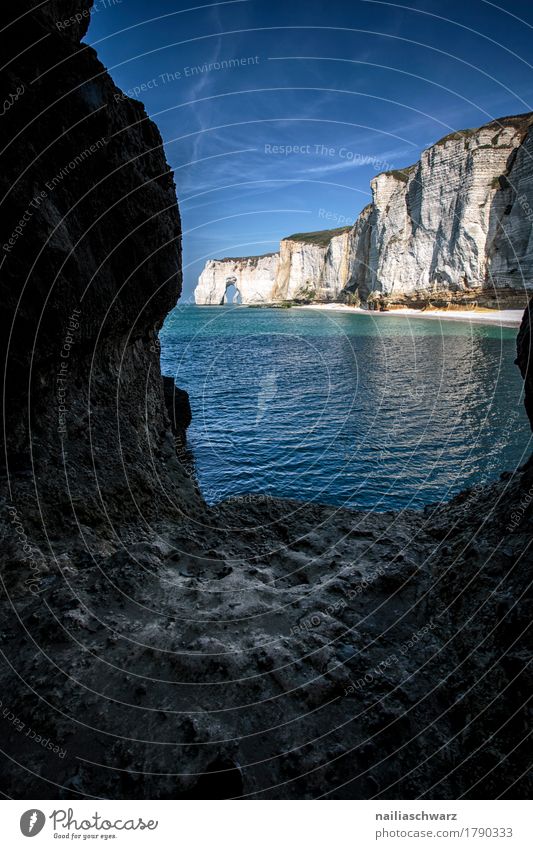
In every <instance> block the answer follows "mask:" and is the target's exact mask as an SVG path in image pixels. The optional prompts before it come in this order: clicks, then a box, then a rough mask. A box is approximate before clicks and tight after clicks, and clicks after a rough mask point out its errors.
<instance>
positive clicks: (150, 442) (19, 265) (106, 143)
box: [0, 0, 197, 522]
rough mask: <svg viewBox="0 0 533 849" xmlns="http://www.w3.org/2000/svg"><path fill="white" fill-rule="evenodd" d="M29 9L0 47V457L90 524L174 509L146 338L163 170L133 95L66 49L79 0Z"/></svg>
mask: <svg viewBox="0 0 533 849" xmlns="http://www.w3.org/2000/svg"><path fill="white" fill-rule="evenodd" d="M38 5H39V4H37V3H34V4H31V3H27V2H26V3H23V4H18V5H17V9H16V14H17V15H19V16H20V15H22V16H21V17H20V18H19V20H18V21H16V22H15V23H14V24H12V25H11V26H9V27H8V28H7V30H6V31H5V32H4V38H3V44H2V48H3V55H4V56H7V57H8V58H11V61H10V62H9V63H8V65H7V68H6V71H5V72H4V73H3V74H2V79H1V99H2V101H4V106H5V104H6V103H8V104H9V106H8V108H7V109H6V111H5V114H4V115H3V116H2V119H1V132H2V148H5V149H4V152H3V153H2V155H1V164H2V168H1V173H0V181H1V184H2V186H1V187H2V198H3V200H2V204H1V209H2V215H1V219H0V251H1V257H0V259H1V261H2V266H1V271H0V274H1V297H2V302H3V305H4V308H3V311H2V316H1V319H0V320H1V327H0V335H1V337H2V344H3V346H4V347H3V356H4V358H5V360H6V397H5V432H6V442H7V458H6V459H7V468H8V471H9V473H10V475H13V474H15V475H18V474H20V473H22V474H28V473H31V474H32V475H33V476H34V477H35V479H36V482H37V488H38V489H41V490H42V492H43V495H46V497H45V501H46V502H47V503H48V504H49V506H51V502H53V503H54V504H55V505H56V506H60V508H61V510H62V511H64V510H65V507H66V506H67V507H68V505H72V503H73V502H75V501H76V500H78V501H79V502H80V504H81V505H82V506H81V509H82V512H83V513H84V514H85V513H86V514H87V515H86V516H85V519H86V520H90V521H91V522H94V521H96V519H97V516H99V517H105V515H106V514H107V513H109V514H110V515H111V516H115V517H117V518H120V517H121V516H122V515H123V516H128V517H131V515H132V514H131V511H132V510H133V511H135V510H137V509H138V508H139V505H142V509H143V512H144V511H145V510H149V509H151V508H152V507H154V508H157V509H161V508H162V506H163V505H165V507H168V509H169V510H171V511H172V510H174V509H175V508H176V507H177V508H178V510H180V509H183V508H184V507H186V505H187V504H190V503H191V502H192V501H195V500H196V498H197V496H196V495H195V492H194V487H193V486H192V484H191V482H190V481H189V479H188V478H187V475H186V474H185V473H184V472H183V470H182V469H181V468H180V466H179V463H178V462H177V460H176V459H175V456H174V452H173V450H172V437H171V435H170V426H169V420H168V413H167V409H166V406H165V403H164V398H163V388H162V380H161V375H160V368H159V348H158V344H157V338H156V336H157V331H158V330H159V328H160V326H161V324H162V322H163V320H164V317H165V316H166V314H167V313H168V311H169V310H170V309H171V308H172V307H173V306H174V304H175V303H176V300H177V299H178V297H179V294H180V291H181V226H180V216H179V211H178V205H177V199H176V193H175V185H174V180H173V175H172V172H171V170H170V168H169V165H168V163H167V162H166V159H165V155H164V152H163V148H162V140H161V136H160V134H159V130H158V129H157V127H156V125H155V124H154V123H153V122H152V121H150V120H149V119H148V117H147V115H146V112H145V110H144V107H143V105H142V104H141V103H139V102H137V101H135V100H131V99H129V98H127V97H125V96H124V95H123V94H122V92H121V91H120V89H118V88H117V87H116V86H115V84H114V83H113V80H112V79H111V77H110V76H109V75H108V74H107V72H106V70H105V68H104V67H103V65H102V64H101V63H100V62H99V60H98V58H97V56H96V53H95V51H94V50H93V49H92V48H90V47H88V46H86V45H83V44H81V45H80V42H79V40H80V38H81V37H83V35H84V34H85V31H86V29H87V26H88V23H89V17H88V11H89V8H90V6H91V5H92V4H91V3H90V2H88V0H75V2H68V3H67V2H52V3H48V4H45V6H43V8H37V9H35V10H33V8H32V7H33V6H36V7H37V6H38ZM24 9H26V13H25V14H23V10H24ZM9 14H12V15H13V14H14V10H4V11H3V13H2V17H3V18H4V24H5V23H6V22H7V16H8V15H9ZM76 15H77V16H78V21H74V22H73V23H72V25H70V24H69V25H66V23H65V22H66V21H67V19H69V18H71V17H72V16H74V17H76ZM31 45H33V46H31ZM17 54H19V55H17ZM65 455H66V456H67V460H66V461H65V459H64V458H65ZM161 459H165V460H166V463H164V464H161V462H160V461H161ZM64 462H66V463H67V466H68V464H69V463H70V464H71V465H72V466H73V467H74V469H75V471H76V475H75V479H74V480H72V481H71V485H72V487H73V488H74V491H73V492H66V487H65V471H64V469H63V464H64ZM68 488H69V489H70V486H69V487H68ZM50 496H52V497H50Z"/></svg>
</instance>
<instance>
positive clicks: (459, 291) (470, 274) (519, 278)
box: [350, 115, 533, 306]
mask: <svg viewBox="0 0 533 849" xmlns="http://www.w3.org/2000/svg"><path fill="white" fill-rule="evenodd" d="M531 121H532V116H531V115H528V116H518V117H516V118H503V119H501V120H500V121H495V122H493V123H491V124H487V125H486V126H484V127H481V128H480V129H478V130H475V131H464V132H459V133H453V134H452V135H451V136H448V137H446V138H444V139H442V140H441V141H439V142H437V144H435V145H433V146H432V147H430V148H429V149H428V150H426V151H424V153H423V154H422V157H421V159H420V161H419V162H418V163H417V164H416V165H414V166H412V167H410V168H406V169H404V170H403V171H392V172H388V173H385V174H380V175H378V176H377V177H376V178H375V179H374V180H373V181H372V198H373V202H372V206H371V209H370V213H369V214H368V213H367V214H366V215H365V226H366V228H368V229H369V233H368V234H367V238H366V245H365V246H364V247H363V249H362V251H361V253H360V254H359V256H358V260H359V262H360V263H361V264H362V266H363V267H365V268H366V274H363V275H362V279H361V280H359V281H354V282H353V283H352V285H351V287H350V288H351V289H352V290H353V291H359V292H360V293H361V296H362V299H363V300H364V299H365V297H367V296H368V293H372V292H373V293H376V294H380V295H383V297H384V299H385V300H386V301H387V302H389V303H403V302H405V303H416V302H420V303H427V302H433V303H435V304H437V303H443V304H446V303H447V302H455V303H469V302H478V303H483V304H486V305H491V306H497V304H498V303H499V302H502V301H503V302H505V303H509V302H511V301H513V302H516V303H517V304H519V305H521V306H523V305H525V302H526V300H527V294H526V293H527V291H531V289H532V287H533V281H532V280H531V275H530V273H529V272H530V269H531V258H530V257H528V256H527V245H528V242H529V239H530V238H531V233H532V221H531V218H530V220H529V221H528V220H527V216H525V215H524V210H523V208H521V203H522V204H523V202H524V201H523V199H524V196H525V197H529V200H530V201H531V202H532V203H533V186H529V185H528V184H527V171H528V157H529V156H530V153H529V148H530V145H531V139H530V133H529V126H530V124H531ZM529 173H531V168H529ZM529 192H531V194H529ZM519 197H522V200H521V201H520V200H519ZM356 226H357V225H356Z"/></svg>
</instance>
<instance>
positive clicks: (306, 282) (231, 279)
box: [194, 228, 352, 304]
mask: <svg viewBox="0 0 533 849" xmlns="http://www.w3.org/2000/svg"><path fill="white" fill-rule="evenodd" d="M349 244H350V233H349V228H341V229H340V230H338V231H336V230H327V231H323V232H318V233H299V234H297V235H295V236H289V237H288V238H287V239H282V241H281V242H280V252H279V253H274V254H267V255H266V256H262V257H261V256H259V257H242V258H241V259H219V260H209V261H208V262H207V264H206V266H205V268H204V270H203V271H202V273H201V275H200V277H199V279H198V285H197V287H196V289H195V291H194V299H195V302H196V303H197V304H221V303H224V298H225V292H226V287H227V286H228V285H229V284H230V283H233V284H234V285H235V286H236V287H237V289H238V290H239V292H240V294H241V297H242V303H243V304H260V303H275V302H279V301H284V300H306V301H308V300H316V301H323V300H335V299H336V298H337V297H338V296H339V295H340V293H341V291H342V289H343V288H344V286H346V285H347V284H348V283H349V281H350V268H351V265H352V262H351V256H352V255H351V253H350V251H349Z"/></svg>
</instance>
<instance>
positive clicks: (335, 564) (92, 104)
mask: <svg viewBox="0 0 533 849" xmlns="http://www.w3.org/2000/svg"><path fill="white" fill-rule="evenodd" d="M46 8H48V9H49V12H48V14H45V13H44V11H43V9H42V8H41V6H40V4H38V5H37V4H36V8H35V11H33V12H31V13H30V14H28V15H26V16H25V19H24V27H23V28H22V29H20V28H19V27H18V26H16V25H15V26H14V27H13V28H12V29H11V30H9V31H10V32H11V33H12V34H11V40H10V42H9V44H10V49H11V54H8V55H12V56H17V57H18V58H16V59H14V60H13V62H12V63H11V65H10V72H9V73H10V75H11V76H10V77H9V79H8V88H11V90H12V91H14V90H15V89H13V85H17V84H20V81H21V80H22V81H23V82H24V84H26V83H27V82H29V81H31V80H34V79H35V78H36V77H37V76H38V75H39V74H40V77H39V82H38V84H37V83H32V86H33V85H36V86H37V87H36V88H35V90H34V89H33V87H32V88H31V89H30V90H29V91H28V94H27V99H20V100H19V101H17V103H16V104H15V105H13V106H12V108H11V109H10V110H9V111H8V113H6V115H5V116H3V118H2V122H3V123H2V126H3V127H4V128H5V127H6V126H7V127H8V128H9V130H10V133H11V134H12V135H11V136H10V138H12V136H13V134H14V132H15V130H16V131H17V132H19V131H20V133H21V135H20V137H19V141H18V145H19V146H18V154H17V155H16V154H15V152H14V150H9V152H8V154H7V158H6V160H5V167H4V168H3V169H2V170H1V172H0V173H1V175H2V180H3V187H4V191H8V192H9V194H8V200H7V201H6V206H5V209H6V217H7V219H8V223H7V224H6V225H4V224H3V226H5V229H4V230H3V239H2V243H5V242H6V238H7V239H8V240H9V238H10V234H11V233H12V232H15V227H16V226H18V225H17V222H18V221H20V220H21V213H22V212H23V211H24V210H25V209H26V208H27V206H28V204H29V203H30V201H31V199H32V198H34V197H35V195H36V192H38V191H39V189H40V188H41V187H42V186H43V184H44V185H46V182H47V181H49V180H50V179H52V177H53V175H55V174H57V173H58V172H59V170H60V168H61V167H62V166H63V164H64V163H65V162H68V161H70V160H71V159H72V157H73V154H74V152H75V151H77V150H79V149H80V145H83V146H86V145H87V143H88V142H89V141H90V140H91V139H94V138H96V139H98V138H99V137H100V134H103V135H104V136H105V137H106V139H107V142H106V146H105V154H104V153H103V151H102V150H101V149H100V148H98V149H97V150H96V151H95V152H94V155H92V156H91V158H90V159H84V160H82V162H81V163H79V164H78V165H77V166H76V168H75V169H74V170H73V171H70V172H69V173H68V175H67V176H66V177H65V179H64V180H62V181H61V183H60V184H58V185H57V186H56V187H55V188H54V190H53V191H51V194H50V197H48V198H47V202H46V204H45V205H43V206H42V208H41V209H40V211H36V212H35V214H33V213H32V215H31V216H30V219H29V221H28V222H26V224H25V226H22V225H21V229H22V232H23V235H21V236H20V238H17V239H16V240H15V246H14V247H13V252H12V253H11V252H6V253H7V258H6V259H4V263H3V266H2V285H3V289H2V296H3V298H4V300H5V303H6V304H7V307H8V309H7V311H6V314H5V315H3V321H4V322H5V324H4V326H3V328H2V330H3V334H2V338H3V340H4V341H6V340H7V344H8V351H7V360H6V361H5V367H6V370H7V375H8V382H7V387H6V391H7V394H6V400H7V412H8V416H9V421H8V425H9V430H8V433H7V464H8V475H6V477H5V483H6V484H7V485H8V487H9V500H8V502H7V503H2V505H1V506H2V509H1V510H0V532H1V535H2V547H1V561H0V577H1V586H2V594H1V596H0V617H1V622H2V626H1V631H0V642H1V654H0V723H1V730H2V752H1V754H0V791H1V792H2V794H3V795H4V796H7V797H14V798H21V799H26V798H28V799H39V798H43V799H50V798H59V799H68V800H73V801H74V802H75V801H76V800H79V799H91V800H95V799H98V798H102V797H105V798H113V799H114V798H117V799H119V798H129V799H131V798H165V799H191V798H199V799H205V798H227V797H246V798H257V799H264V798H282V799H284V798H314V797H318V796H321V797H322V796H326V797H329V798H348V799H351V798H365V799H366V798H380V799H390V800H393V799H402V798H424V799H431V798H438V799H441V798H444V799H454V798H457V797H458V796H462V797H465V798H494V797H497V796H508V797H511V798H530V797H531V792H532V790H533V787H532V782H531V773H530V772H529V771H528V767H529V765H530V747H529V745H528V733H529V730H530V727H531V722H530V720H531V717H530V712H529V710H528V704H529V699H530V695H531V684H532V681H531V666H530V665H529V659H530V658H529V644H528V643H527V642H526V639H525V636H524V635H525V634H526V633H527V629H528V627H529V626H530V618H531V617H530V610H531V596H530V587H531V577H532V575H531V571H532V559H531V556H530V553H529V552H530V545H531V535H532V533H533V518H532V515H531V514H532V505H533V499H532V498H531V492H533V481H532V478H531V473H530V472H528V470H527V469H525V470H519V471H518V472H517V473H516V474H514V475H512V476H511V475H507V476H505V479H504V480H502V481H500V482H499V483H496V484H493V485H492V486H488V487H479V488H478V489H476V490H475V491H470V492H465V493H463V494H462V495H460V496H458V497H457V498H456V499H455V500H454V501H453V502H452V503H451V504H449V505H446V506H441V505H438V506H436V507H432V508H428V509H427V510H426V511H425V512H423V513H415V512H412V511H402V513H400V514H398V513H380V514H371V513H370V514H364V513H361V512H348V511H345V510H338V509H334V508H331V507H324V506H320V505H316V504H305V503H300V502H288V501H283V500H279V499H273V498H269V497H266V496H264V497H261V496H253V497H252V496H246V497H243V498H240V499H233V500H232V501H230V502H227V503H223V504H220V505H218V506H216V507H213V508H208V507H207V506H205V505H204V504H203V502H202V500H201V498H200V496H199V494H198V493H197V491H196V488H195V486H194V484H193V480H192V478H193V469H190V468H189V466H188V463H187V458H186V455H185V453H184V452H183V451H178V455H179V456H177V454H176V450H175V445H174V441H173V436H172V433H171V430H170V421H169V417H168V413H167V409H166V406H165V399H164V393H163V384H162V380H161V376H160V372H159V361H158V346H157V342H156V336H155V334H156V331H157V328H158V327H159V325H160V323H161V321H162V319H163V315H164V312H165V310H167V309H169V307H170V306H171V305H172V304H173V303H174V300H175V298H176V297H177V295H178V292H179V286H180V268H179V219H178V213H177V208H176V199H175V194H174V189H173V184H172V176H171V174H170V173H169V171H168V167H167V165H166V163H165V161H164V157H163V154H162V149H161V142H160V138H159V135H158V133H157V130H156V129H155V127H154V126H153V124H151V123H150V122H149V121H148V120H147V118H146V116H145V113H144V111H143V109H142V107H141V105H140V104H137V103H135V102H132V101H130V100H128V99H123V98H122V96H121V95H120V93H119V92H118V91H117V89H116V88H115V87H114V86H113V83H112V81H111V80H110V78H109V77H108V76H107V74H106V73H105V71H104V69H103V68H102V66H101V65H100V64H99V63H98V61H97V59H96V56H95V54H94V52H93V51H92V50H90V49H88V48H83V47H81V48H80V47H79V44H78V38H79V37H80V36H81V35H82V34H83V28H82V27H80V28H78V29H76V28H72V30H71V31H70V33H69V34H68V35H65V34H58V33H57V32H56V31H55V29H54V20H55V16H56V15H57V14H60V13H61V14H68V13H70V14H73V13H74V12H75V11H76V10H83V9H86V8H87V4H86V3H85V4H84V3H82V2H80V0H75V2H69V3H68V4H66V3H61V4H60V3H54V4H49V5H48V6H47V7H46ZM13 11H14V10H13ZM14 13H15V12H14ZM20 13H21V6H20V4H19V5H18V6H17V9H16V14H17V15H18V14H20ZM47 32H49V33H50V36H49V37H48V38H47V39H44V41H38V39H39V38H42V36H43V35H46V33H47ZM25 39H26V40H25ZM34 43H36V44H37V47H35V48H34V49H32V50H27V51H25V52H23V48H24V47H25V46H26V47H28V45H30V44H34ZM58 62H61V65H60V67H61V73H59V71H53V70H49V69H50V68H51V66H55V65H56V63H58ZM117 94H118V95H119V97H118V99H115V95H117ZM25 97H26V95H25ZM58 97H59V98H60V99H59V101H58V103H57V104H55V105H52V104H53V103H55V101H56V99H57V98H58ZM99 107H102V108H101V109H100V108H99ZM95 109H97V110H98V111H96V112H95ZM37 116H39V117H37ZM6 118H7V119H8V120H9V124H6V123H4V122H5V121H6ZM93 121H94V122H95V123H94V124H93ZM32 122H33V123H32ZM77 124H78V125H79V127H81V126H83V128H84V129H83V131H82V130H81V129H79V128H76V125H77ZM26 125H28V128H27V127H26ZM63 133H66V134H68V137H69V139H70V141H69V143H68V144H67V143H66V141H64V139H63ZM25 169H26V170H25ZM7 174H9V175H10V177H9V179H8V177H7ZM100 181H103V183H102V186H101V188H99V186H100ZM111 210H112V211H111ZM365 214H367V215H368V214H371V213H368V212H367V213H365ZM6 233H7V236H6ZM366 238H367V234H366V231H365V225H364V223H363V224H362V225H361V226H360V227H359V230H358V231H357V239H358V240H359V241H360V244H365V243H366V242H365V239H366ZM295 241H298V240H295ZM326 252H327V251H326ZM337 256H338V255H337ZM332 263H333V259H332ZM332 267H333V265H332ZM355 273H356V274H360V273H362V272H361V269H360V268H356V269H355ZM19 299H20V303H19ZM78 310H79V311H80V312H77V311H78ZM528 321H529V316H528V318H526V319H525V322H524V325H523V328H522V331H521V335H520V339H519V350H518V359H519V363H520V367H521V368H522V371H523V374H524V376H525V379H526V388H527V391H528V397H530V395H529V393H530V390H531V365H530V361H529V351H530V341H529V336H528V331H527V327H528ZM8 331H9V333H7V332H8ZM6 333H7V335H6ZM67 336H68V337H69V340H68V341H67V338H66V337H67ZM65 345H66V346H68V347H65ZM62 351H68V352H70V353H69V356H68V357H67V358H66V359H67V360H69V365H68V369H67V387H68V388H67V390H66V391H67V395H68V403H65V406H67V407H68V410H67V413H66V414H65V418H64V421H63V420H60V419H59V418H58V410H57V397H56V393H57V389H56V383H55V380H56V375H57V369H58V363H59V365H60V364H61V361H62V357H61V352H62ZM61 385H63V384H61ZM166 390H167V400H168V402H169V408H170V410H171V412H172V413H173V414H174V413H175V412H177V416H176V417H175V421H174V428H175V429H176V427H177V426H178V425H179V426H183V425H184V423H185V422H186V419H187V409H186V404H185V399H184V398H183V396H182V397H181V403H180V404H179V405H178V409H177V411H176V397H175V395H176V393H175V392H174V391H173V388H172V387H171V386H170V385H169V384H168V382H167V386H166ZM236 414H238V411H236ZM180 423H181V424H180ZM63 425H64V426H65V430H66V434H63V435H60V434H59V433H58V428H59V427H61V428H62V427H63Z"/></svg>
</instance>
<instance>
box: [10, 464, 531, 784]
mask: <svg viewBox="0 0 533 849" xmlns="http://www.w3.org/2000/svg"><path fill="white" fill-rule="evenodd" d="M531 493H533V475H532V474H531V472H527V471H526V472H522V473H520V474H516V475H515V476H514V477H511V476H507V477H506V479H504V480H501V481H499V482H497V483H495V484H493V485H492V486H488V487H485V488H479V489H478V490H472V491H469V492H465V493H463V494H461V495H460V496H458V497H457V498H455V499H454V500H453V501H452V502H451V503H450V504H448V505H446V506H435V507H431V508H426V510H425V512H424V513H418V512H414V511H404V512H402V513H381V514H376V513H374V514H366V513H359V512H350V511H347V510H338V509H333V508H328V507H323V506H316V505H309V504H302V503H297V502H288V501H280V500H274V499H266V498H262V497H255V498H252V497H250V498H245V499H241V500H237V501H233V502H231V503H229V502H228V503H226V504H222V505H221V506H220V507H218V508H216V509H214V508H211V509H206V511H205V513H204V514H203V516H201V518H199V519H197V520H190V521H188V522H185V521H178V522H171V521H165V522H161V523H160V524H159V525H158V526H157V527H154V526H152V528H148V526H146V528H145V529H144V530H143V529H142V528H140V527H139V526H138V525H137V526H134V527H130V528H124V529H122V530H121V539H119V537H118V534H117V533H114V534H113V533H109V534H107V535H106V534H100V533H98V534H97V533H95V532H94V531H91V530H89V529H87V528H84V527H81V528H80V530H79V532H78V533H76V534H74V533H73V534H72V536H71V537H67V536H65V534H64V533H63V534H58V536H57V538H53V537H51V538H50V548H51V550H53V552H54V554H55V558H52V557H51V555H46V556H44V555H43V556H44V561H43V562H44V563H45V564H46V566H43V567H41V568H40V572H39V575H38V583H37V584H35V583H32V579H33V578H35V570H34V571H33V572H32V570H31V569H30V566H29V565H28V562H27V561H26V560H25V559H24V554H23V551H22V546H21V539H20V536H17V534H16V533H14V532H13V527H12V522H11V526H10V519H9V516H8V514H7V513H6V511H5V510H4V511H3V514H2V515H3V516H4V517H5V516H8V518H7V521H6V520H5V519H4V528H3V530H4V532H5V533H4V547H3V551H4V573H3V575H4V593H3V598H2V634H1V640H2V655H3V659H2V673H1V676H2V677H1V690H0V692H1V697H0V699H1V702H2V707H1V709H0V721H1V723H2V737H3V739H4V741H5V742H4V755H3V758H2V767H1V769H0V776H1V782H0V789H1V790H2V792H3V793H4V794H5V795H6V796H9V797H16V798H63V799H67V798H68V799H71V798H72V799H74V798H91V797H104V798H121V797H125V798H142V797H149V798H177V799H179V798H228V797H247V798H258V799H259V798H316V797H321V796H327V797H328V798H373V797H376V798H384V799H395V798H418V797H423V798H458V797H461V796H464V797H466V798H494V797H497V796H500V795H501V796H503V797H509V798H525V797H527V796H529V795H530V794H531V790H532V789H533V788H532V786H531V778H530V777H528V773H527V769H528V766H529V761H528V742H527V735H528V733H529V730H530V728H531V716H530V710H529V708H528V699H529V698H530V694H531V672H530V671H529V668H528V660H529V654H528V652H527V651H526V646H527V645H528V642H527V637H526V636H525V634H526V632H527V627H528V625H529V623H530V621H531V596H530V595H528V593H529V590H530V581H531V571H532V564H531V554H530V543H531V539H532V530H533V520H532V517H531V503H530V502H531V500H532V499H531ZM517 517H518V520H517ZM29 587H32V588H33V589H34V590H35V592H33V593H32V592H29V591H28V588H29ZM54 747H55V749H54ZM58 748H59V751H57V749H58Z"/></svg>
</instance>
